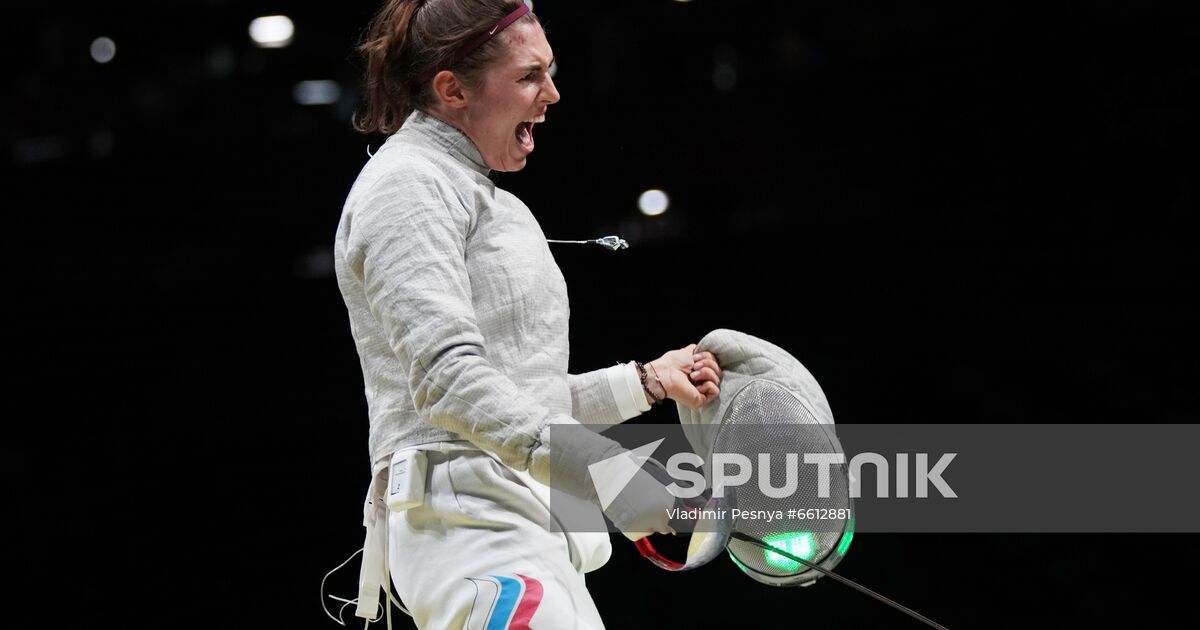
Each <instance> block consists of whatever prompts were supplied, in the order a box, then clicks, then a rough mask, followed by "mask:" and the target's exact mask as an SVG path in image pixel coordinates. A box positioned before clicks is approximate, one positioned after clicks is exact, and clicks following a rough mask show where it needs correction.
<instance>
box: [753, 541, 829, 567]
mask: <svg viewBox="0 0 1200 630" xmlns="http://www.w3.org/2000/svg"><path fill="white" fill-rule="evenodd" d="M763 542H765V543H767V544H768V545H770V546H772V547H775V548H776V549H779V550H781V551H786V552H788V553H790V554H792V555H793V556H796V557H797V558H803V559H805V560H812V558H813V555H814V554H816V552H817V546H816V545H815V544H813V535H812V533H811V532H787V533H783V534H772V535H770V536H767V537H765V538H763ZM763 554H764V555H765V559H766V561H767V564H769V565H771V566H773V567H775V568H776V569H780V570H783V571H788V572H792V571H795V570H796V569H799V568H800V567H801V566H803V565H801V564H800V563H799V562H796V561H795V560H792V559H791V558H788V557H786V556H782V555H780V554H778V553H775V552H774V551H770V550H765V549H764V550H763Z"/></svg>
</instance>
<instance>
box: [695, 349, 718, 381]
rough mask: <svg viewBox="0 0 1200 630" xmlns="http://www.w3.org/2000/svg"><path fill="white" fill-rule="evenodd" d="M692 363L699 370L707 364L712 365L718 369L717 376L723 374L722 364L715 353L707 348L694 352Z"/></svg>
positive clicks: (714, 368)
mask: <svg viewBox="0 0 1200 630" xmlns="http://www.w3.org/2000/svg"><path fill="white" fill-rule="evenodd" d="M692 363H693V367H694V369H697V370H698V369H700V367H702V366H705V365H707V366H709V367H711V368H712V369H713V370H714V371H716V373H717V376H721V374H722V372H721V364H720V363H717V357H716V356H714V355H713V353H711V352H709V351H707V350H705V351H704V352H697V353H696V354H693V355H692Z"/></svg>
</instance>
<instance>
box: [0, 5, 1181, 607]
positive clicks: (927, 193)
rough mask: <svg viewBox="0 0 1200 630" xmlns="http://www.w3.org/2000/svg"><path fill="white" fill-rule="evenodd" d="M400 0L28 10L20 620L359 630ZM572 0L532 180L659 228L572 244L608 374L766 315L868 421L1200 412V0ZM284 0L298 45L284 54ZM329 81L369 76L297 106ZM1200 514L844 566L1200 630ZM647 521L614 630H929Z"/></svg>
mask: <svg viewBox="0 0 1200 630" xmlns="http://www.w3.org/2000/svg"><path fill="white" fill-rule="evenodd" d="M375 6H376V5H375V2H342V3H296V2H280V1H275V2H263V1H246V2H233V1H232V0H207V1H198V0H192V1H180V2H171V3H155V2H124V3H116V4H111V3H107V4H105V3H92V4H91V5H89V6H87V7H69V6H58V5H53V4H51V5H45V8H42V9H35V8H31V7H23V8H15V9H11V10H6V11H8V15H7V16H6V18H5V19H4V22H5V23H4V26H3V31H4V32H5V36H4V40H5V44H4V46H5V48H6V55H5V57H6V59H7V65H8V67H9V68H10V69H9V72H8V73H6V74H7V83H8V86H7V87H6V88H5V97H6V98H4V99H3V101H4V104H3V110H0V111H2V112H3V117H2V119H3V124H2V127H0V146H2V147H3V149H4V150H5V153H4V157H3V162H2V164H3V173H4V179H3V182H4V192H5V194H4V199H5V202H4V207H5V215H6V216H7V217H8V225H9V229H7V230H5V232H4V240H5V242H6V247H5V250H6V253H7V254H8V255H9V258H10V262H9V264H8V265H7V268H8V270H9V274H8V275H9V282H8V284H9V286H10V287H12V288H11V289H10V291H11V292H12V299H10V300H8V303H9V305H10V308H13V309H15V310H16V312H17V319H16V323H15V324H13V325H10V327H9V334H10V340H9V344H8V345H9V347H11V348H13V349H14V350H13V351H12V352H11V353H9V355H8V356H9V365H10V368H11V369H10V370H8V372H9V373H10V377H9V386H10V387H12V388H13V390H14V391H15V393H16V394H17V395H16V397H15V398H14V400H15V401H16V402H15V404H14V408H13V409H12V411H11V412H10V413H7V414H5V415H6V416H7V420H8V421H7V423H6V424H7V425H8V429H9V431H8V433H9V437H8V438H6V439H5V440H3V457H2V460H3V466H4V469H3V477H4V483H5V494H6V495H7V496H8V497H9V499H10V505H12V506H14V507H13V508H10V510H9V511H7V514H8V515H9V516H8V518H7V519H6V520H7V521H8V527H6V530H7V532H8V534H7V535H6V536H5V538H6V539H7V540H6V548H7V550H6V559H7V560H8V562H7V563H6V565H7V566H8V569H9V571H8V573H9V577H10V578H15V580H13V581H15V582H16V583H17V584H18V587H17V590H16V591H15V592H13V591H11V590H10V592H9V597H8V598H7V606H6V608H7V610H6V611H5V612H4V613H3V617H5V618H6V619H7V620H8V621H11V622H13V623H14V624H15V625H12V626H10V627H26V626H28V625H32V624H33V623H38V624H39V625H42V626H43V627H44V626H45V625H46V624H49V626H50V627H63V628H68V627H70V628H93V627H95V628H100V627H103V628H112V627H117V628H141V627H154V628H162V627H187V628H191V627H238V628H241V627H246V628H251V627H254V628H261V627H267V628H276V627H278V628H283V627H288V628H330V627H334V624H333V622H332V621H330V620H329V619H328V618H326V617H325V616H324V614H323V613H322V612H321V609H320V605H319V602H318V584H319V582H320V580H321V577H322V575H324V573H325V572H326V571H328V570H330V569H332V568H333V567H334V566H336V565H337V564H338V563H340V562H341V561H342V560H343V559H344V558H345V557H346V556H347V555H349V553H350V552H351V551H353V550H354V549H356V548H357V547H358V546H359V544H360V543H361V534H362V528H361V525H360V519H361V501H362V496H363V493H364V491H365V486H366V483H367V481H368V476H369V475H368V472H369V471H368V458H367V451H366V446H367V444H366V436H367V419H366V404H365V400H364V398H363V393H362V379H361V374H360V372H359V367H358V362H357V357H356V355H355V350H354V345H353V342H352V340H351V337H350V335H349V329H348V323H347V318H346V312H345V307H344V305H343V303H342V301H341V297H340V295H339V293H338V290H337V286H336V283H335V281H334V279H333V277H332V242H333V234H334V229H335V227H336V224H337V220H338V216H339V212H340V210H341V204H342V202H343V201H344V199H345V196H346V193H347V192H348V190H349V187H350V185H351V183H352V182H353V180H354V177H355V175H356V174H357V172H358V170H359V169H360V168H361V167H362V165H363V163H364V162H365V160H366V157H367V147H368V145H370V146H372V147H374V146H378V144H379V143H380V142H381V141H382V138H378V137H371V138H368V137H363V136H360V135H357V134H355V133H354V132H352V131H351V130H350V128H349V124H348V123H349V117H350V114H351V112H352V111H354V109H355V107H356V106H357V104H358V85H359V66H358V62H357V60H356V57H355V55H354V52H353V46H354V43H355V41H356V40H357V38H358V37H359V35H360V32H361V30H362V28H363V27H364V25H365V24H366V23H367V21H368V18H369V17H370V15H371V13H372V11H373V10H374V8H375ZM536 9H537V12H538V14H539V16H540V17H541V18H542V20H543V21H544V22H546V23H547V24H548V26H549V30H550V34H549V39H550V43H551V45H552V46H553V48H554V51H555V53H556V56H557V59H558V66H559V69H558V74H557V76H556V83H557V85H558V87H559V90H560V91H561V93H562V95H563V98H562V101H561V103H559V104H558V105H556V106H553V107H551V109H550V113H549V115H548V121H547V123H546V124H545V125H539V126H538V129H537V143H538V148H537V151H536V152H535V154H534V155H533V157H532V158H531V159H530V162H529V166H528V167H527V168H526V169H525V170H524V171H522V172H520V173H512V174H499V175H498V182H499V184H500V185H501V186H502V187H504V188H506V189H508V190H511V191H513V192H514V193H516V194H517V195H518V196H519V197H521V198H522V199H523V200H524V201H525V202H526V203H527V204H528V205H529V207H530V208H531V209H532V210H533V211H534V213H535V214H536V215H537V217H538V219H539V220H540V221H541V223H542V226H543V228H544V230H545V232H546V233H547V235H548V236H549V237H551V238H568V239H570V238H594V237H597V236H601V235H605V234H613V233H616V234H621V235H622V236H624V237H625V238H626V239H628V240H629V242H630V243H631V245H632V247H631V248H630V249H629V250H628V251H624V252H620V253H610V252H605V251H603V250H601V249H599V248H591V247H588V248H585V247H578V246H556V249H555V250H554V252H555V256H556V258H557V259H558V262H559V265H560V266H561V267H562V270H563V273H564V275H565V276H566V278H567V281H568V285H569V286H570V290H571V300H572V307H573V308H572V313H573V318H572V335H571V341H572V350H573V353H572V369H573V370H575V371H583V370H589V369H594V368H598V367H603V366H605V365H611V364H612V363H613V362H615V361H618V360H630V359H634V358H637V359H641V360H647V359H650V358H654V357H657V356H658V355H659V354H661V353H662V352H664V351H666V350H668V349H672V348H676V347H680V346H683V345H685V344H687V343H689V342H693V341H696V340H698V339H699V338H700V337H701V336H702V335H703V334H704V333H705V332H707V331H708V330H711V329H713V328H717V327H728V328H735V329H739V330H742V331H745V332H748V333H751V334H754V335H757V336H760V337H763V338H766V339H768V340H770V341H772V342H774V343H776V344H778V345H780V346H782V347H784V348H786V349H788V350H789V351H790V352H792V353H793V354H795V355H796V356H797V357H798V358H800V359H801V360H802V361H804V362H805V363H806V365H808V367H809V368H810V369H811V370H812V371H813V372H814V374H816V375H817V377H818V379H820V381H821V383H822V385H823V386H824V388H825V391H826V393H827V394H828V395H829V398H830V401H831V403H832V405H833V408H834V410H835V415H836V417H837V419H838V421H839V422H845V423H856V422H857V423H861V422H892V421H894V422H966V423H970V422H1001V423H1003V422H1032V423H1043V422H1067V423H1073V422H1133V423H1142V422H1194V421H1196V419H1197V408H1198V405H1197V396H1196V387H1195V382H1196V380H1195V379H1196V376H1197V370H1196V369H1195V355H1196V349H1197V348H1196V344H1195V343H1194V341H1193V340H1192V337H1193V335H1192V334H1191V333H1192V330H1191V329H1192V328H1193V327H1194V325H1195V323H1196V319H1197V318H1196V307H1195V305H1194V300H1193V299H1192V298H1188V297H1187V296H1188V295H1191V294H1193V293H1194V289H1188V288H1187V287H1189V286H1192V285H1193V283H1194V281H1195V278H1194V274H1193V271H1192V267H1193V266H1194V259H1195V254H1194V242H1195V231H1194V230H1193V229H1192V227H1191V226H1192V223H1193V222H1194V213H1195V209H1196V206H1197V201H1196V173H1197V172H1200V170H1198V169H1197V159H1196V155H1197V152H1196V142H1197V140H1198V135H1200V134H1197V126H1196V116H1195V114H1196V111H1197V106H1198V103H1197V97H1196V95H1197V89H1196V87H1197V80H1198V78H1200V77H1198V76H1197V75H1198V68H1200V63H1198V61H1197V60H1198V59H1200V50H1198V48H1200V44H1198V42H1200V38H1198V37H1197V35H1198V33H1200V29H1198V27H1200V11H1198V10H1197V9H1196V8H1195V5H1194V4H1192V3H1183V2H1180V3H1170V4H1169V3H1158V2H1133V3H1129V2H1061V1H1056V2H1037V3H1029V4H1010V3H994V2H992V3H974V2H971V3H949V2H947V3H940V4H934V3H926V2H920V3H882V2H833V1H828V0H825V1H817V2H734V1H731V0H695V1H693V2H690V3H686V4H683V3H677V2H670V1H667V0H653V1H651V0H641V1H632V0H617V1H612V2H607V3H582V2H553V1H551V0H542V1H541V2H538V3H537V6H536ZM276 13H285V14H287V15H289V16H291V17H292V19H293V20H294V21H295V24H296V35H295V39H294V41H293V43H292V45H291V46H289V47H287V48H282V49H275V50H260V49H257V48H254V47H253V46H252V44H251V42H250V40H249V38H248V36H247V25H248V24H249V22H250V20H251V19H253V18H255V17H257V16H260V15H270V14H276ZM102 35H103V36H108V37H111V38H113V39H114V40H115V42H116V45H117V54H116V57H115V59H113V61H112V62H110V63H107V64H103V65H101V64H97V63H96V62H94V61H93V60H92V59H91V58H90V56H89V53H88V47H89V44H90V42H91V41H92V40H93V39H94V38H96V37H99V36H102ZM308 79H332V80H336V81H338V82H340V83H341V85H342V86H343V90H344V92H343V98H342V99H341V100H340V101H339V102H338V103H336V104H333V105H325V106H301V105H298V104H297V103H296V102H295V101H294V100H293V98H292V86H293V85H294V84H295V83H296V82H297V81H299V80H308ZM649 188H661V189H664V190H666V191H667V192H668V194H669V195H670V196H671V199H672V204H671V207H670V209H669V210H668V212H667V213H666V214H664V215H662V216H659V217H653V218H651V217H644V216H641V215H640V214H639V213H638V210H637V206H636V199H637V196H638V194H639V193H641V192H642V191H643V190H646V189H649ZM671 418H672V414H671V412H670V411H669V410H667V409H661V410H656V411H654V412H652V413H651V414H649V415H648V416H646V419H647V420H650V421H660V422H661V421H670V420H671ZM1083 446H1086V445H1083ZM1014 465H1020V464H1019V463H1017V464H1014ZM996 474H997V475H1003V474H1004V471H1003V470H997V471H996ZM1180 500H1187V501H1195V500H1196V499H1195V497H1194V496H1193V497H1180ZM1115 507H1118V508H1119V506H1115ZM1197 541H1198V539H1197V537H1196V536H1195V535H1168V534H1134V533H1130V534H1122V535H1085V534H1079V535H1038V534H991V535H981V534H962V535H935V534H925V535H886V534H860V535H859V536H858V537H856V538H855V541H854V545H853V547H852V551H851V552H850V554H849V555H848V557H847V559H846V560H845V562H843V563H842V564H841V565H840V566H839V570H840V572H841V573H843V574H844V575H846V576H848V577H850V578H852V579H856V580H859V581H861V582H862V583H864V584H866V585H867V586H870V587H871V588H874V589H876V590H878V591H880V592H881V593H883V594H885V595H888V596H890V597H892V598H894V599H896V600H898V601H900V602H901V603H904V604H906V605H908V606H911V607H912V608H914V609H916V610H918V611H921V612H923V613H925V614H927V615H928V616H930V617H932V618H933V619H935V620H937V621H939V622H941V623H943V624H946V625H947V626H950V627H952V628H969V627H1045V626H1050V625H1066V626H1070V627H1077V626H1081V625H1083V624H1085V623H1086V624H1089V625H1098V626H1102V627H1109V626H1115V625H1117V624H1118V620H1122V619H1126V618H1128V619H1140V620H1141V621H1142V622H1146V621H1151V622H1153V621H1159V622H1161V621H1165V620H1168V619H1169V620H1173V621H1175V622H1178V623H1179V625H1183V626H1186V625H1188V624H1187V622H1188V621H1191V622H1193V623H1195V622H1196V621H1198V620H1200V614H1198V613H1197V612H1195V611H1196V608H1195V607H1194V605H1193V604H1194V601H1192V600H1193V599H1194V596H1193V593H1192V592H1191V586H1190V585H1191V584H1194V581H1195V578H1194V576H1195V564H1196V562H1197V560H1200V544H1198V542H1197ZM614 546H615V550H614V557H613V559H612V561H611V562H610V563H609V565H608V566H607V567H605V568H604V569H601V570H600V571H598V572H595V573H592V574H589V576H588V584H589V587H590V588H591V589H592V591H593V593H594V595H595V598H596V600H597V602H598V605H599V607H600V610H601V611H602V613H603V615H604V617H605V619H606V621H607V622H608V624H609V625H610V627H612V628H642V627H646V628H650V627H654V628H692V627H706V628H708V627H711V628H722V627H750V628H760V627H761V628H777V627H778V628H791V627H802V626H810V625H811V626H815V627H835V626H836V627H850V628H865V627H897V628H901V627H903V628H915V627H919V626H918V625H917V624H916V623H915V622H912V621H911V620H909V619H907V618H905V617H904V616H903V615H901V614H900V613H898V612H895V611H893V610H890V609H888V608H886V607H884V606H883V605H882V604H879V603H876V602H873V601H871V600H869V599H867V598H865V597H864V596H862V595H860V594H858V593H855V592H853V591H851V590H849V589H846V588H844V587H843V586H841V585H838V584H835V583H833V582H832V581H829V580H822V581H821V582H820V583H819V584H817V585H815V586H814V587H812V588H809V589H795V590H793V589H772V588H769V587H766V586H762V585H759V584H758V583H756V582H753V581H751V580H750V579H749V578H746V577H744V576H742V575H741V574H740V573H739V572H738V571H737V569H736V568H735V567H734V566H733V565H732V564H731V563H728V562H723V561H718V562H715V563H713V564H712V565H711V566H709V567H705V568H704V569H703V570H701V571H698V572H696V573H694V574H687V575H673V574H667V573H664V572H661V571H659V570H658V569H655V568H653V567H651V566H650V565H649V564H648V563H646V562H645V561H643V560H642V559H641V558H640V557H638V556H637V555H636V552H635V550H634V549H633V547H632V545H628V544H625V543H624V542H622V541H621V540H614ZM356 566H357V565H354V566H353V567H352V568H350V569H348V570H343V571H342V572H341V573H339V574H337V575H335V576H334V577H333V578H332V579H331V586H332V587H333V590H334V592H336V593H337V594H339V595H343V596H347V597H353V591H354V584H355V573H356ZM347 614H348V615H349V612H348V613H347ZM6 625H8V623H6ZM401 627H403V624H401Z"/></svg>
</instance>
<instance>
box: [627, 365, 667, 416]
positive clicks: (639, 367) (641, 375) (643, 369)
mask: <svg viewBox="0 0 1200 630" xmlns="http://www.w3.org/2000/svg"><path fill="white" fill-rule="evenodd" d="M634 364H636V365H637V371H638V378H640V379H641V380H642V389H644V390H646V393H647V394H650V398H651V399H653V400H654V404H656V405H657V404H658V403H660V402H662V401H663V399H662V398H659V397H658V396H655V395H654V392H653V391H651V390H650V386H649V385H648V384H647V383H646V366H644V365H642V364H641V362H639V361H634ZM650 367H651V368H653V367H654V366H650ZM654 380H656V381H657V380H658V370H655V371H654ZM658 384H659V385H660V386H661V385H662V381H658ZM663 391H664V392H665V391H667V390H666V388H663Z"/></svg>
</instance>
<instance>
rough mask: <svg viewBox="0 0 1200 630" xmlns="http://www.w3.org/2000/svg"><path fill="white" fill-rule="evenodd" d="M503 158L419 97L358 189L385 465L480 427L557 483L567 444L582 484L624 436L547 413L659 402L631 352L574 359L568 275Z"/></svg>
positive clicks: (503, 450) (378, 454) (344, 268)
mask: <svg viewBox="0 0 1200 630" xmlns="http://www.w3.org/2000/svg"><path fill="white" fill-rule="evenodd" d="M489 172H490V169H489V168H488V166H487V164H486V163H485V162H484V161H483V158H482V157H481V155H480V153H479V150H478V149H477V148H476V147H475V145H474V144H473V143H472V142H471V140H470V139H469V138H467V137H466V136H465V135H464V134H463V133H462V132H460V131H459V130H457V129H456V128H454V127H452V126H450V125H448V124H446V123H445V122H443V121H441V120H439V119H437V118H435V117H433V116H430V115H427V114H425V113H424V112H421V111H415V112H413V113H412V114H411V115H410V116H409V117H408V119H407V120H405V122H404V124H403V126H402V127H401V128H400V130H399V131H397V132H396V133H395V134H393V135H392V136H391V137H390V138H388V140H387V142H385V143H384V145H383V146H382V147H381V148H380V149H379V151H378V152H377V153H376V154H375V155H374V157H372V158H371V160H370V161H369V162H368V163H367V164H366V166H364V167H363V170H362V172H361V173H360V174H359V177H358V179H357V180H356V181H355V183H354V186H353V188H352V189H351V191H350V195H349V197H348V198H347V200H346V204H345V207H344V209H343V211H342V216H341V220H340V222H339V225H338V230H337V238H336V241H335V245H334V265H335V270H336V274H337V281H338V287H339V288H340V290H341V293H342V297H343V298H344V299H345V302H346V309H347V311H348V312H349V316H350V329H351V332H352V334H353V336H354V342H355V345H356V346H357V349H358V355H359V359H360V363H361V366H362V372H363V381H364V385H365V389H366V397H367V402H368V407H369V413H370V420H371V431H370V450H371V457H372V463H373V464H374V465H375V466H376V467H380V466H386V462H387V457H388V455H389V454H390V453H392V452H393V451H396V450H398V449H400V448H402V447H404V446H409V445H416V444H426V443H432V442H446V441H453V440H467V441H470V442H471V443H473V444H474V445H475V446H477V447H478V448H480V449H481V450H483V451H485V452H487V453H490V454H492V455H493V456H494V457H496V458H497V459H499V460H500V461H502V462H503V463H505V464H506V465H508V466H509V467H511V468H513V469H516V470H528V471H529V472H530V474H531V475H533V477H534V478H535V479H538V480H539V481H541V482H543V483H550V481H549V479H550V476H551V474H550V473H551V471H550V470H549V468H550V466H551V464H550V461H551V455H552V454H555V453H557V454H556V456H555V461H556V462H562V463H564V464H568V465H566V466H560V465H559V464H558V463H556V464H555V466H556V467H557V468H559V469H560V470H556V471H555V475H554V476H555V479H556V482H555V483H554V484H553V485H555V486H556V487H560V488H562V489H564V490H567V491H569V492H572V493H573V494H577V495H580V496H584V495H586V494H587V493H590V492H594V489H593V488H592V486H591V483H590V481H589V480H588V478H587V475H586V467H585V466H578V469H575V468H576V466H575V465H578V464H583V463H585V462H587V461H598V460H599V459H603V458H604V457H606V456H607V455H606V453H610V452H613V453H615V452H619V446H618V445H617V444H616V443H615V442H613V441H611V440H609V439H607V438H604V437H602V436H600V435H595V434H593V435H595V439H594V441H591V442H589V443H587V444H572V445H569V447H567V446H560V447H555V446H554V445H551V444H548V443H546V435H545V434H544V428H545V427H546V426H547V425H549V424H551V423H572V422H581V423H585V424H588V425H612V424H614V423H619V422H621V421H623V420H626V419H629V418H631V417H633V416H636V415H637V414H639V413H641V412H642V411H644V410H646V409H649V405H648V404H647V402H646V400H645V397H644V395H643V394H642V389H641V386H640V384H639V382H638V380H637V375H636V372H635V371H634V369H633V367H632V364H629V365H625V366H614V367H613V368H606V369H600V370H596V371H593V372H587V373H584V374H578V375H569V374H568V372H567V360H568V352H569V349H568V340H567V323H568V319H569V318H570V308H569V306H568V303H567V287H566V283H565V281H564V280H563V275H562V273H561V272H560V271H559V268H558V265H557V264H556V263H555V261H554V257H553V256H552V255H551V253H550V249H549V246H548V245H547V243H546V238H545V235H544V234H543V233H542V230H541V228H540V226H539V225H538V223H537V220H536V219H535V218H534V216H533V214H532V213H530V211H529V208H528V207H526V206H525V204H524V203H522V202H521V200H520V199H517V198H516V197H515V196H514V195H512V194H511V193H509V192H507V191H505V190H502V189H500V188H499V187H497V186H496V185H495V183H494V182H492V181H491V180H490V179H489V178H488V174H489ZM556 448H557V451H556ZM564 450H569V451H570V452H571V453H572V454H574V453H578V457H577V458H576V457H565V458H564V457H563V455H564V454H563V453H562V452H561V451H564ZM571 464H575V465H571ZM581 493H583V494H581ZM585 498H586V496H585Z"/></svg>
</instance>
